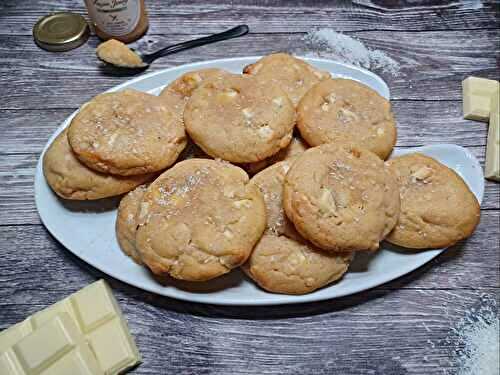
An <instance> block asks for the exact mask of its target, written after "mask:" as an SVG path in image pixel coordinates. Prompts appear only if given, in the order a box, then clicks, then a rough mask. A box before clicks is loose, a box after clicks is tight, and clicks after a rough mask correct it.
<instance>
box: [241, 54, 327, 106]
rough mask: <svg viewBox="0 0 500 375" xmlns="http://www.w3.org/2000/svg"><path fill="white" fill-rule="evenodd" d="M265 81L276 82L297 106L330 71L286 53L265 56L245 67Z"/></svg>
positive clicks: (249, 72)
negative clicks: (314, 66)
mask: <svg viewBox="0 0 500 375" xmlns="http://www.w3.org/2000/svg"><path fill="white" fill-rule="evenodd" d="M243 73H245V74H252V75H255V76H257V77H259V78H260V79H262V80H263V81H264V82H273V83H276V84H277V85H278V86H279V87H280V88H281V89H282V90H283V91H284V92H285V93H286V94H287V95H288V97H289V98H290V100H291V101H292V103H293V105H294V106H296V105H297V104H298V103H299V101H300V99H301V98H302V97H303V96H304V94H305V93H306V92H307V91H308V90H309V89H310V88H311V87H313V86H314V85H315V84H317V83H318V82H321V81H323V80H325V79H328V78H330V73H328V72H324V71H321V70H318V69H316V68H313V67H312V66H311V65H309V64H308V63H306V62H305V61H304V60H301V59H298V58H296V57H293V56H290V55H289V54H286V53H274V54H271V55H268V56H264V57H263V58H261V59H260V60H259V61H257V62H256V63H254V64H251V65H248V66H246V67H245V68H244V69H243Z"/></svg>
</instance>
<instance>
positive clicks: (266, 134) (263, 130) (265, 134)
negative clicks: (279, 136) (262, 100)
mask: <svg viewBox="0 0 500 375" xmlns="http://www.w3.org/2000/svg"><path fill="white" fill-rule="evenodd" d="M257 132H258V133H259V136H261V137H262V138H264V139H268V138H271V137H272V135H273V129H271V128H270V127H269V126H267V125H266V126H262V127H260V128H259V129H258V130H257Z"/></svg>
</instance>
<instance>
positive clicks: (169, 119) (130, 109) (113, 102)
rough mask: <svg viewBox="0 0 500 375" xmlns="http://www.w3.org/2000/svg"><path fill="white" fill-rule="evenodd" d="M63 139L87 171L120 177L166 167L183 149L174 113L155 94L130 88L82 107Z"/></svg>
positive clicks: (181, 131) (181, 128) (181, 130)
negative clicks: (91, 170) (65, 137)
mask: <svg viewBox="0 0 500 375" xmlns="http://www.w3.org/2000/svg"><path fill="white" fill-rule="evenodd" d="M68 140H69V143H70V145H71V147H72V149H73V151H74V152H75V154H76V155H77V157H78V159H80V161H82V162H83V163H85V164H86V165H87V166H88V167H90V168H92V169H94V170H97V171H99V172H105V173H113V174H117V175H123V176H130V175H136V174H144V173H149V172H156V171H160V170H162V169H165V168H167V167H169V166H170V165H172V163H174V162H175V160H176V159H177V157H178V156H179V154H180V153H181V151H182V150H183V149H184V147H185V146H186V134H185V132H184V126H183V124H182V122H181V121H180V120H179V118H178V117H177V116H175V115H174V113H173V111H172V110H170V109H169V108H168V107H167V106H166V105H165V104H164V103H163V101H162V100H161V99H160V98H158V97H157V96H154V95H150V94H146V93H143V92H139V91H135V90H124V91H119V92H112V93H107V94H101V95H98V96H96V97H95V98H94V99H92V100H91V101H90V102H88V103H86V104H84V105H83V106H82V107H81V108H80V111H79V112H78V113H77V115H76V116H75V117H74V118H73V120H72V121H71V124H70V126H69V130H68Z"/></svg>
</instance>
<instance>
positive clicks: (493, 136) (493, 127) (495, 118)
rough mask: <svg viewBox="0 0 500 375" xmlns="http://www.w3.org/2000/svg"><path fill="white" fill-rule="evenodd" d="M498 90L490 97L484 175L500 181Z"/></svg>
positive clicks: (499, 94) (499, 110)
mask: <svg viewBox="0 0 500 375" xmlns="http://www.w3.org/2000/svg"><path fill="white" fill-rule="evenodd" d="M499 102H500V91H497V92H496V94H495V95H492V97H491V113H490V127H489V129H488V142H487V144H486V162H485V165H484V176H485V177H486V178H487V179H489V180H495V181H500V103H499Z"/></svg>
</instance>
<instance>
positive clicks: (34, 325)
mask: <svg viewBox="0 0 500 375" xmlns="http://www.w3.org/2000/svg"><path fill="white" fill-rule="evenodd" d="M61 313H63V314H64V315H65V316H66V317H67V319H69V320H71V321H72V322H73V323H74V324H73V325H74V327H75V331H76V332H77V333H78V334H79V335H81V336H82V337H83V341H84V342H85V343H86V344H88V345H89V347H90V349H91V351H92V353H93V355H94V358H95V359H96V360H97V365H98V367H97V368H98V369H99V371H100V372H88V371H87V372H82V374H94V373H96V374H105V375H114V374H120V373H123V372H124V371H125V370H126V369H129V368H131V367H133V366H135V365H136V364H138V363H139V362H140V361H141V358H140V354H139V352H138V350H137V347H136V346H135V343H134V340H133V338H132V337H131V336H130V333H129V331H128V328H127V324H126V322H125V320H124V318H123V316H122V314H121V311H120V308H119V306H118V304H117V302H116V300H115V298H114V297H113V295H112V293H111V290H110V289H109V287H108V286H107V284H106V283H105V282H104V281H103V280H100V281H97V282H95V283H93V284H91V285H89V286H87V287H85V288H83V289H81V290H80V291H78V292H76V293H74V294H72V295H70V296H69V297H67V298H65V299H63V300H62V301H59V302H57V303H56V304H54V305H52V306H49V307H48V308H46V309H44V310H42V311H39V312H37V313H35V314H34V315H33V316H31V317H29V318H27V319H26V320H24V321H23V322H21V323H18V324H16V325H14V326H12V327H10V328H8V329H7V330H5V331H3V332H0V374H3V373H4V372H3V370H2V367H1V366H2V365H5V366H11V367H9V368H15V366H18V365H19V363H17V362H16V360H15V359H12V358H13V357H12V355H11V354H5V353H10V351H9V350H10V348H12V347H15V345H17V344H19V343H20V342H22V340H24V339H27V337H31V335H33V334H34V333H37V334H38V335H39V334H40V333H39V331H41V330H42V327H43V328H44V329H45V331H42V332H47V328H45V327H46V326H47V324H49V322H52V321H54V319H55V318H56V317H58V316H60V314H61ZM65 319H66V318H65ZM67 319H66V320H67ZM53 334H55V333H52V332H47V333H46V337H45V340H46V341H50V340H52V335H53ZM40 342H42V341H40ZM30 348H31V349H30V350H32V351H33V353H32V354H30V355H32V356H36V355H39V356H40V357H44V356H45V355H46V354H44V353H43V349H44V348H43V345H31V346H30ZM27 352H28V350H26V353H27ZM74 353H75V354H74V355H72V356H71V357H68V358H67V359H65V362H64V363H59V360H57V363H54V364H52V366H61V368H66V367H65V366H68V365H69V364H71V363H74V364H76V363H77V362H78V363H80V362H81V363H84V362H85V360H86V359H88V356H86V354H87V353H88V351H86V350H85V349H82V348H81V346H79V347H78V350H76V351H75V352H74ZM16 354H18V353H17V352H16ZM16 358H17V357H16ZM23 366H24V363H21V367H22V368H23V370H22V371H25V370H24V367H25V366H24V367H23ZM76 366H78V365H76ZM80 367H81V366H80ZM88 367H89V369H91V365H89V366H88ZM14 371H15V370H12V373H13V374H16V375H17V373H16V372H14ZM77 371H78V370H75V372H71V374H73V373H74V374H75V375H76V374H80V373H79V372H77ZM82 371H83V370H82ZM89 371H90V370H89ZM7 373H8V374H9V373H10V372H7ZM25 373H26V374H28V375H34V374H36V375H38V374H44V375H45V373H44V372H39V370H37V369H35V370H34V371H32V370H28V371H25V372H19V374H23V375H24V374H25ZM52 373H54V374H59V373H58V372H55V371H54V372H52ZM63 373H68V372H63ZM47 374H48V373H47Z"/></svg>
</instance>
